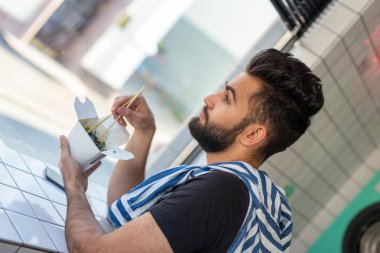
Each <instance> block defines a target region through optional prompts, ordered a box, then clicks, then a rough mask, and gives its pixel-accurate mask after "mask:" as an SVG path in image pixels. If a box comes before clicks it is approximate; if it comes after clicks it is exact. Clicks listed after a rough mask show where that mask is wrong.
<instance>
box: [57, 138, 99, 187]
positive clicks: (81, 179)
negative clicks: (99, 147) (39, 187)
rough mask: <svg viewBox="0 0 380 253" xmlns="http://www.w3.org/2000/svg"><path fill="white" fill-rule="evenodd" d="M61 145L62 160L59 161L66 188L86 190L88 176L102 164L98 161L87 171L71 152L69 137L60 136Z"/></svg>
mask: <svg viewBox="0 0 380 253" xmlns="http://www.w3.org/2000/svg"><path fill="white" fill-rule="evenodd" d="M59 140H60V144H61V145H60V146H61V160H60V161H59V169H60V170H61V173H62V176H63V181H64V184H65V189H67V190H70V189H72V188H74V189H76V190H83V192H86V190H87V186H88V177H89V176H90V175H91V173H92V172H94V171H95V170H96V169H97V168H98V167H99V166H100V164H101V162H98V163H97V164H95V165H94V166H93V167H91V168H90V169H89V170H87V171H83V169H82V168H81V167H80V166H79V163H78V162H77V161H76V160H75V159H74V158H73V156H72V155H71V153H70V145H69V141H68V140H67V138H66V137H65V136H63V135H61V136H60V137H59Z"/></svg>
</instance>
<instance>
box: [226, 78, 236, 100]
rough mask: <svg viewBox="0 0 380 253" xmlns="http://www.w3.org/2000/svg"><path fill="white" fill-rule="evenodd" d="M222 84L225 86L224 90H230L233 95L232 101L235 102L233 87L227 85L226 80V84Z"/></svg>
mask: <svg viewBox="0 0 380 253" xmlns="http://www.w3.org/2000/svg"><path fill="white" fill-rule="evenodd" d="M224 86H225V89H226V90H228V91H231V93H232V96H233V97H234V101H235V103H236V91H235V89H234V88H232V87H231V86H229V85H228V81H226V84H225V85H224Z"/></svg>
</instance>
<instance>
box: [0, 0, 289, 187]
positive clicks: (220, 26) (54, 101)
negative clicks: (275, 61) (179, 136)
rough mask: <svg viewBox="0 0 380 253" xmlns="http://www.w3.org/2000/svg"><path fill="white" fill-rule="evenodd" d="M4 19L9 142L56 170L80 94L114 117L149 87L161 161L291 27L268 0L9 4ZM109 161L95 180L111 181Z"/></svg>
mask: <svg viewBox="0 0 380 253" xmlns="http://www.w3.org/2000/svg"><path fill="white" fill-rule="evenodd" d="M21 6H22V8H21ZM19 7H20V8H19ZM0 18H1V20H3V21H4V22H1V24H0V27H1V29H2V30H4V31H6V32H5V33H4V35H3V37H2V39H1V40H0V55H1V58H0V59H1V60H0V71H1V75H0V81H1V82H0V85H1V89H0V99H1V107H0V126H1V127H0V140H1V142H2V143H3V144H4V145H6V146H9V147H11V148H13V149H15V150H17V151H19V152H22V153H25V154H27V155H30V156H32V157H36V158H38V159H40V160H43V161H45V162H46V163H49V164H53V165H56V164H57V163H58V159H59V147H58V136H59V135H60V134H67V133H69V131H70V130H71V128H72V127H73V126H74V124H75V122H76V115H75V111H74V107H73V104H74V99H75V97H76V96H80V97H81V98H83V97H85V96H87V97H89V98H90V99H91V100H92V101H93V103H94V105H95V107H96V109H97V112H98V115H99V116H105V115H108V114H109V113H110V108H111V105H112V103H113V100H114V98H115V97H116V96H119V95H123V94H134V93H136V92H137V91H138V90H139V89H140V88H141V87H142V86H145V87H146V90H145V91H144V96H145V97H146V98H147V100H148V103H149V105H150V106H151V109H152V111H153V113H154V115H155V119H156V123H157V132H156V136H155V138H154V142H153V145H152V149H151V153H150V156H149V163H152V162H153V161H154V160H155V158H156V157H157V156H158V155H159V154H160V151H161V150H162V149H163V147H164V146H165V145H167V144H168V143H169V142H170V140H171V139H172V138H173V137H174V136H175V135H176V133H177V132H178V131H179V130H180V129H181V126H182V125H183V124H186V121H187V119H189V117H191V116H192V114H193V113H194V112H195V111H197V110H199V108H201V106H202V104H203V102H202V100H203V97H204V96H206V95H207V94H209V93H211V92H213V91H215V90H216V89H218V88H219V87H220V86H221V85H222V84H223V82H224V81H225V80H226V78H227V77H228V76H229V74H230V73H231V72H232V71H234V70H235V69H236V68H237V66H238V65H239V64H240V62H241V61H242V60H243V59H245V58H246V57H247V53H248V52H252V48H254V47H255V44H257V42H258V41H260V40H262V38H263V36H264V35H265V34H267V33H268V32H270V31H273V30H275V32H276V33H282V32H284V31H285V29H282V30H281V29H273V27H276V25H277V26H278V25H279V24H280V26H281V22H280V20H279V17H278V14H277V12H276V11H275V9H274V8H273V6H272V5H271V4H270V2H269V1H261V0H255V1H253V0H234V1H231V0H219V1H217V2H216V1H213V0H183V1H175V0H154V1H153V0H139V1H123V0H112V1H103V0H86V1H80V0H38V1H29V0H17V1H6V0H0ZM263 43H264V42H263ZM270 46H272V45H268V46H267V47H270ZM263 47H266V45H265V44H264V45H261V48H263ZM129 130H130V131H133V129H129ZM106 160H107V161H106V162H104V165H103V167H102V169H100V170H98V171H97V172H96V173H95V174H94V176H92V179H93V180H94V181H96V182H98V183H101V184H103V185H105V184H107V182H108V178H109V175H110V173H111V170H112V168H113V163H114V161H113V160H110V159H106Z"/></svg>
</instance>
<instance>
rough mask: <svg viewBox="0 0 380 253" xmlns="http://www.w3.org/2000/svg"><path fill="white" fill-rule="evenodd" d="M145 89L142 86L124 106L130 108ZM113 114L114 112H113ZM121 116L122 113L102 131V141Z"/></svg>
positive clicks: (100, 137)
mask: <svg viewBox="0 0 380 253" xmlns="http://www.w3.org/2000/svg"><path fill="white" fill-rule="evenodd" d="M144 89H145V87H142V88H141V89H140V90H139V92H137V94H136V95H134V96H133V97H132V99H130V100H128V101H127V102H125V103H124V104H123V106H124V107H125V108H129V107H130V106H131V105H132V104H133V102H135V100H136V98H137V97H138V96H140V95H141V93H142V92H143V91H144ZM111 115H112V114H111ZM111 115H110V116H111ZM110 116H108V117H107V118H109V117H110ZM120 118H121V115H119V116H118V117H117V118H116V119H114V121H113V122H112V124H111V125H110V126H109V127H108V128H107V129H106V130H104V132H103V133H101V134H100V135H99V137H98V139H99V141H102V140H103V138H104V136H106V134H107V133H108V131H109V130H110V129H111V128H112V127H113V125H115V123H116V122H117V121H118V120H119V119H120ZM103 122H104V121H103Z"/></svg>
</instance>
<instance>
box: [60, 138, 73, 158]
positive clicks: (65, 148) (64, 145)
mask: <svg viewBox="0 0 380 253" xmlns="http://www.w3.org/2000/svg"><path fill="white" fill-rule="evenodd" d="M59 142H60V147H61V154H63V153H69V152H70V151H69V148H70V146H69V141H68V140H67V138H66V137H65V136H64V135H61V136H59Z"/></svg>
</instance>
